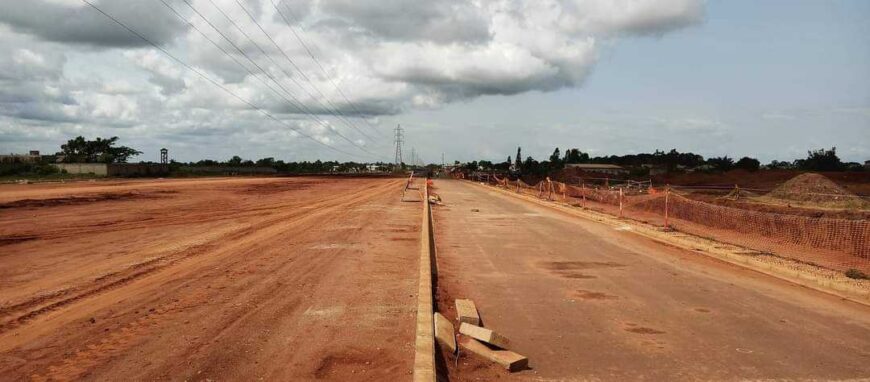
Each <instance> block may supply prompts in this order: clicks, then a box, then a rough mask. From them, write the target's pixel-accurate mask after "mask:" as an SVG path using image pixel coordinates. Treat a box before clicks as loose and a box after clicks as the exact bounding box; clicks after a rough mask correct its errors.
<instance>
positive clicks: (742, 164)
mask: <svg viewBox="0 0 870 382" xmlns="http://www.w3.org/2000/svg"><path fill="white" fill-rule="evenodd" d="M760 166H761V162H759V161H758V159H755V158H750V157H743V158H740V160H738V161H737V163H735V164H734V167H735V168H739V169H743V170H749V171H757V170H758V168H759V167H760Z"/></svg>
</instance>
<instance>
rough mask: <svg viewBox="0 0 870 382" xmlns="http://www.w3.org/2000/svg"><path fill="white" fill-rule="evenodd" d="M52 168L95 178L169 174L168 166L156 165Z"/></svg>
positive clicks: (98, 165)
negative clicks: (94, 176)
mask: <svg viewBox="0 0 870 382" xmlns="http://www.w3.org/2000/svg"><path fill="white" fill-rule="evenodd" d="M53 166H55V167H57V168H58V169H60V170H63V171H66V173H67V174H92V175H96V176H163V175H168V174H169V165H165V164H157V163H56V164H53Z"/></svg>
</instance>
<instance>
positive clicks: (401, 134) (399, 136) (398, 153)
mask: <svg viewBox="0 0 870 382" xmlns="http://www.w3.org/2000/svg"><path fill="white" fill-rule="evenodd" d="M395 132H396V141H395V145H396V167H397V168H401V167H402V143H404V142H405V137H404V130H402V125H396V130H395Z"/></svg>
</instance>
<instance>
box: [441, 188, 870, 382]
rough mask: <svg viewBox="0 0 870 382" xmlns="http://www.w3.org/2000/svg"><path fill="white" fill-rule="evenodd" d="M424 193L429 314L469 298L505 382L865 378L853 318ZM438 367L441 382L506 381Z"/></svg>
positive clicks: (501, 203) (589, 228)
mask: <svg viewBox="0 0 870 382" xmlns="http://www.w3.org/2000/svg"><path fill="white" fill-rule="evenodd" d="M436 187H437V191H438V193H439V194H440V195H441V197H442V198H443V200H444V203H445V206H443V207H436V208H435V219H436V235H437V243H436V244H437V248H438V273H439V274H438V278H439V280H438V282H439V288H440V291H439V310H441V311H446V312H448V313H452V302H453V299H454V298H471V299H473V300H474V301H475V302H476V303H477V306H478V309H479V310H480V314H481V318H482V320H483V323H484V325H485V326H487V327H489V328H491V329H494V330H496V331H499V332H501V333H502V334H503V335H505V336H507V337H509V338H510V340H511V341H512V342H513V344H514V345H513V347H512V348H513V350H515V351H517V352H519V353H521V354H523V355H526V356H528V357H529V359H530V363H531V367H532V369H531V370H525V371H522V372H519V373H514V374H512V375H510V378H511V379H519V380H560V381H562V380H572V381H573V380H652V381H663V380H745V379H777V380H778V379H788V380H792V379H799V380H802V379H823V380H828V379H849V378H862V377H863V378H868V377H870V309H868V308H867V307H866V306H863V305H859V304H856V303H852V302H848V301H843V300H841V299H838V298H835V297H833V296H830V295H826V294H823V293H819V292H816V291H812V290H808V289H806V288H803V287H799V286H796V285H794V284H790V283H787V282H783V281H780V280H778V279H774V278H771V277H769V276H765V275H762V274H760V273H757V272H753V271H750V270H746V269H743V268H740V267H736V266H733V265H730V264H726V263H722V262H719V261H716V260H713V259H710V258H707V257H704V256H703V255H699V254H694V253H691V252H688V251H684V250H679V249H676V248H672V247H668V246H665V245H662V244H658V243H655V242H652V241H650V240H648V239H645V238H642V237H639V236H637V235H634V234H632V233H631V232H629V231H628V230H626V229H627V227H623V228H616V229H615V228H613V227H611V226H606V225H603V224H600V223H596V222H592V221H587V220H584V219H581V218H578V217H572V216H568V215H565V214H562V213H559V212H558V211H555V210H552V209H548V208H547V207H544V206H539V205H536V204H532V203H529V202H527V201H522V200H518V199H516V198H512V197H510V196H508V195H504V194H500V193H498V192H497V191H494V190H488V189H486V188H484V187H482V186H479V185H475V184H472V183H469V182H464V181H443V180H442V181H438V182H436ZM447 363H448V364H449V365H450V375H449V377H450V380H452V381H456V380H475V379H482V380H491V379H495V378H496V377H505V376H506V375H507V374H506V372H503V371H499V370H496V369H494V368H480V363H481V362H480V361H479V360H476V359H474V358H473V357H472V356H463V358H461V359H460V362H459V366H458V368H456V367H454V366H453V359H452V358H450V359H449V362H447ZM475 363H477V364H475Z"/></svg>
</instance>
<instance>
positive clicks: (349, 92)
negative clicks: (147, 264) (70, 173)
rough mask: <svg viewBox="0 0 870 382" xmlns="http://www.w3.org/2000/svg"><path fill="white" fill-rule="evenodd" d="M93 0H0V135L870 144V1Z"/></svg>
mask: <svg viewBox="0 0 870 382" xmlns="http://www.w3.org/2000/svg"><path fill="white" fill-rule="evenodd" d="M87 1H90V2H92V4H93V7H92V6H90V5H88V3H86V2H85V1H83V0H31V1H27V2H19V1H13V0H0V51H3V52H5V53H4V54H3V55H0V152H4V153H5V152H18V153H20V152H25V151H27V150H31V149H36V150H40V151H43V152H49V153H50V152H55V151H57V150H58V148H59V146H60V144H62V143H64V142H65V141H66V140H68V139H71V138H73V137H75V136H77V135H83V136H85V137H88V138H94V137H97V136H102V137H108V136H118V137H120V138H121V143H122V144H125V145H128V146H132V147H134V148H137V149H139V150H141V151H143V154H142V155H141V156H139V157H137V158H136V160H146V161H148V160H153V161H156V160H157V158H158V155H159V154H158V152H159V149H160V148H161V147H166V148H168V149H169V153H170V157H172V158H173V159H176V160H180V161H195V160H199V159H204V158H210V159H227V158H229V157H231V156H233V155H240V156H242V157H243V158H249V159H257V158H262V157H275V158H277V159H283V160H288V161H293V160H314V159H323V160H327V159H337V160H354V161H358V162H372V161H392V160H393V156H394V155H393V154H394V147H393V134H394V133H393V129H394V128H395V126H396V125H398V124H401V125H402V127H403V128H404V130H405V141H406V143H405V145H404V150H403V151H404V154H405V158H404V159H405V161H406V162H407V161H409V160H408V156H409V155H410V153H411V151H412V149H413V150H414V152H415V153H417V154H418V156H419V157H420V158H421V160H422V161H425V162H433V163H438V162H440V161H441V158H442V154H443V156H444V158H445V160H446V161H447V162H453V161H454V160H458V161H469V160H477V159H486V160H492V161H502V160H504V159H506V158H507V156H508V155H514V154H515V153H516V149H517V147H518V146H522V148H523V154H524V156H528V155H531V156H534V157H536V158H538V159H544V158H546V157H548V156H549V154H550V153H551V152H552V151H553V149H554V148H555V147H559V148H561V149H562V151H563V152H564V150H565V149H568V148H579V149H581V150H583V151H586V152H589V153H590V154H592V155H610V154H629V153H638V152H652V151H654V150H656V149H662V150H669V149H671V148H676V149H677V150H679V151H692V152H696V153H699V154H701V155H704V156H705V157H711V156H722V155H728V156H730V157H735V158H739V157H741V156H752V157H756V158H758V159H760V160H761V161H762V162H764V163H766V162H769V161H770V160H774V159H776V160H792V159H795V158H799V157H803V156H805V155H806V151H807V150H809V149H816V148H823V147H824V148H829V147H837V152H838V154H839V155H840V157H841V158H842V159H844V160H847V161H857V162H863V161H865V160H868V159H870V22H867V20H868V19H870V2H868V1H863V0H854V1H837V0H830V1H821V0H818V1H803V0H794V1H787V2H786V1H772V0H771V1H743V0H729V1H713V0H710V1H703V0H565V1H556V0H500V1H481V0H477V1H452V0H431V1H426V2H420V1H412V0H330V1H323V0H292V1H291V0H125V1H120V0H87ZM110 17H111V18H114V19H115V20H117V21H118V22H120V23H121V24H123V25H125V26H126V27H127V28H129V29H130V30H128V29H126V28H125V27H123V26H121V25H119V24H118V23H116V22H115V21H113V20H112V19H111V18H110ZM131 30H132V31H133V32H131Z"/></svg>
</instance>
